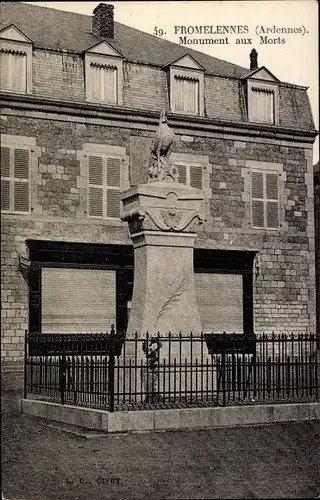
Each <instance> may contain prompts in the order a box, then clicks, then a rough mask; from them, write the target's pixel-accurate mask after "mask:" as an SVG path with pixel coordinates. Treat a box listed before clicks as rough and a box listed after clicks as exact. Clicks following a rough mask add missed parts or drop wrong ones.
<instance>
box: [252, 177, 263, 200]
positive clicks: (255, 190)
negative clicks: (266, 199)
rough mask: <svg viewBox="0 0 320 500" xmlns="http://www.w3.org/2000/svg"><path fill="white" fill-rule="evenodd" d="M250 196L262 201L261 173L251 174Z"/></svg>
mask: <svg viewBox="0 0 320 500" xmlns="http://www.w3.org/2000/svg"><path fill="white" fill-rule="evenodd" d="M251 196H252V198H253V199H255V198H259V199H263V173H262V172H252V173H251Z"/></svg>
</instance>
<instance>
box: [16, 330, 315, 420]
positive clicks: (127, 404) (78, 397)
mask: <svg viewBox="0 0 320 500" xmlns="http://www.w3.org/2000/svg"><path fill="white" fill-rule="evenodd" d="M25 353H26V354H25V397H26V398H27V397H33V398H40V399H47V400H49V401H55V402H59V403H61V404H72V405H78V406H85V407H92V408H100V409H106V410H109V411H114V410H123V409H124V410H135V409H141V408H144V409H149V408H150V409H151V408H175V407H185V406H212V405H222V406H225V405H229V404H252V403H253V402H256V403H263V402H268V401H269V402H273V401H274V402H276V401H278V402H279V401H286V402H293V401H313V400H317V399H318V360H317V351H316V336H314V335H309V334H300V335H296V334H290V335H285V334H283V335H239V334H226V333H223V334H220V335H217V334H201V335H199V336H193V335H192V334H191V335H189V336H183V335H181V334H180V335H178V336H174V335H172V334H170V333H169V334H168V335H167V336H165V337H162V336H160V334H158V335H157V336H150V335H148V334H147V335H146V336H145V337H144V338H142V337H140V336H139V335H138V334H136V335H134V336H133V337H131V338H125V337H124V336H123V335H119V334H116V332H115V331H114V329H113V328H112V329H111V331H110V333H105V334H77V335H74V334H37V333H31V334H26V350H25Z"/></svg>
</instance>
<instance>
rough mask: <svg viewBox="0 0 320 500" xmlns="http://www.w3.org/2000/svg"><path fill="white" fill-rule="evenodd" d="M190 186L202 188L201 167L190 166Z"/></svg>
mask: <svg viewBox="0 0 320 500" xmlns="http://www.w3.org/2000/svg"><path fill="white" fill-rule="evenodd" d="M190 186H191V187H194V188H197V189H202V167H199V166H194V165H192V166H190Z"/></svg>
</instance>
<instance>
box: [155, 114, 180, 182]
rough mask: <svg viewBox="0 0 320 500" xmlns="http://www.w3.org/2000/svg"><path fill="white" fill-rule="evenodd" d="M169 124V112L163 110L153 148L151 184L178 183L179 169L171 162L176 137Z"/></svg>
mask: <svg viewBox="0 0 320 500" xmlns="http://www.w3.org/2000/svg"><path fill="white" fill-rule="evenodd" d="M167 122H168V118H167V112H166V111H165V110H163V111H161V113H160V120H159V127H158V130H157V132H156V135H155V138H154V141H153V144H152V146H151V154H150V166H149V169H148V174H149V182H156V181H164V182H178V178H179V172H178V169H177V167H175V166H174V165H171V163H170V162H169V156H170V152H171V148H172V145H173V143H174V139H175V135H174V133H173V132H172V130H171V128H170V127H169V125H168V123H167Z"/></svg>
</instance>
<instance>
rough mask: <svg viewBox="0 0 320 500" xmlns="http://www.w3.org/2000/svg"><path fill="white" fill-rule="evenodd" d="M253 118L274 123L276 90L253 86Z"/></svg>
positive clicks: (255, 120)
mask: <svg viewBox="0 0 320 500" xmlns="http://www.w3.org/2000/svg"><path fill="white" fill-rule="evenodd" d="M251 120H252V121H254V122H260V123H274V92H273V91H272V90H267V89H262V88H257V87H253V88H252V90H251Z"/></svg>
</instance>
